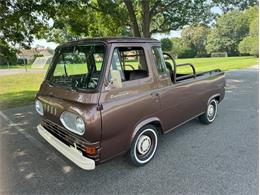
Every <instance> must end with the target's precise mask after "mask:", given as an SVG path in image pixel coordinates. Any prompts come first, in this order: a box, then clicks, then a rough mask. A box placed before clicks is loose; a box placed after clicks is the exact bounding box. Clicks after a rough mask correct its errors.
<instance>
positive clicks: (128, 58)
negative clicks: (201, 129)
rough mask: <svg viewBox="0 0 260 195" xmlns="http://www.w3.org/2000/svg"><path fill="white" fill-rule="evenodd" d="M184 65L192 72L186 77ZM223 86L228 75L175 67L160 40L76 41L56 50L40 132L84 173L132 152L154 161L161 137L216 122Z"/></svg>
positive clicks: (41, 101)
mask: <svg viewBox="0 0 260 195" xmlns="http://www.w3.org/2000/svg"><path fill="white" fill-rule="evenodd" d="M183 66H189V67H190V68H191V70H192V73H191V74H179V73H178V68H179V67H183ZM180 69H181V68H180ZM180 69H179V70H180ZM224 87H225V78H224V73H223V72H222V71H220V70H212V71H208V72H203V73H196V71H195V68H194V66H193V65H192V64H176V63H175V60H174V58H173V57H172V56H171V55H170V54H167V53H163V52H162V50H161V45H160V42H159V41H158V40H155V39H143V38H96V39H84V40H80V41H73V42H69V43H66V44H63V45H61V46H58V47H57V48H56V51H55V55H54V58H53V60H52V63H51V64H50V67H49V70H48V72H47V75H46V77H45V79H44V81H43V83H42V85H41V87H40V90H39V92H38V93H37V95H36V101H35V107H36V110H37V112H38V113H39V114H40V115H41V116H42V122H41V124H39V125H38V127H37V128H38V132H39V133H40V135H41V136H42V137H43V138H44V139H45V140H46V141H47V142H49V143H50V144H51V145H52V146H54V147H55V148H56V149H57V150H58V151H59V152H61V153H62V154H63V155H65V156H66V157H67V158H69V159H70V160H71V161H73V162H74V163H75V164H76V165H78V166H79V167H81V168H83V169H86V170H91V169H94V168H95V166H96V164H99V163H102V162H105V161H107V160H109V159H111V158H113V157H115V156H117V155H120V154H123V153H127V152H128V153H129V157H130V160H131V161H132V162H133V164H134V165H136V166H140V165H144V164H146V163H148V162H149V161H150V160H151V159H152V158H153V156H154V154H155V152H156V149H157V145H158V135H160V134H165V133H167V132H169V131H171V130H173V129H175V128H176V127H178V126H180V125H182V124H184V123H186V122H187V121H189V120H191V119H193V118H195V117H199V120H200V121H201V122H202V123H205V124H210V123H212V122H213V121H214V120H215V118H216V114H217V108H218V104H219V103H220V102H221V101H222V99H223V98H224V94H225V89H224Z"/></svg>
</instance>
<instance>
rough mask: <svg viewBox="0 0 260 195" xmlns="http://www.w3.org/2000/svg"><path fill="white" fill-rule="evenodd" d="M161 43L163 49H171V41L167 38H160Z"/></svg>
mask: <svg viewBox="0 0 260 195" xmlns="http://www.w3.org/2000/svg"><path fill="white" fill-rule="evenodd" d="M161 45H162V50H163V51H171V50H172V46H173V44H172V41H171V40H170V39H169V38H163V39H161Z"/></svg>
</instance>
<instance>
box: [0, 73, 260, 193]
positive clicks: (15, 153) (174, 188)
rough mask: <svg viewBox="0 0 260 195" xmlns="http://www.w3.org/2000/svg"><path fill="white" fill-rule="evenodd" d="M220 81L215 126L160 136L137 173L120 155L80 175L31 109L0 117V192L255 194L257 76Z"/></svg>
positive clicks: (238, 75) (232, 75) (194, 123)
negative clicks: (42, 132) (39, 128)
mask: <svg viewBox="0 0 260 195" xmlns="http://www.w3.org/2000/svg"><path fill="white" fill-rule="evenodd" d="M226 77H227V89H226V98H225V99H224V101H223V102H222V103H221V104H220V105H219V113H218V117H217V119H216V121H215V122H214V124H212V125H210V126H206V125H202V124H200V123H199V122H198V121H197V120H193V121H191V122H189V123H188V124H186V125H184V126H182V127H180V128H178V129H176V130H175V131H173V132H170V133H169V134H167V135H164V136H161V137H160V140H159V148H158V151H157V154H156V155H155V158H154V159H153V160H152V161H151V162H150V163H149V164H147V165H146V166H144V167H140V168H136V167H133V166H132V165H131V164H130V163H129V162H128V160H127V158H126V157H125V156H121V157H118V158H116V159H113V160H111V161H109V162H107V163H104V164H102V165H99V166H97V168H96V169H95V170H94V171H83V170H81V169H80V168H78V167H76V166H75V165H74V164H73V163H71V162H70V161H68V160H67V159H66V158H64V157H63V156H62V155H61V154H59V153H58V152H57V151H55V149H53V148H52V147H51V146H50V145H48V144H47V143H46V142H45V141H44V140H43V139H42V138H41V137H40V136H39V135H38V133H37V132H36V125H37V124H38V123H39V117H38V116H37V115H36V113H35V111H34V109H33V107H32V106H29V107H23V108H17V109H11V110H6V111H2V112H0V124H1V128H0V152H1V153H0V155H1V156H0V157H1V162H0V163H1V164H0V166H1V167H0V168H1V169H0V175H1V177H0V182H1V183H0V184H1V186H0V193H7V194H11V193H12V194H43V193H47V194H79V193H82V194H221V195H223V194H258V72H257V70H256V69H247V70H239V71H232V72H228V73H227V74H226Z"/></svg>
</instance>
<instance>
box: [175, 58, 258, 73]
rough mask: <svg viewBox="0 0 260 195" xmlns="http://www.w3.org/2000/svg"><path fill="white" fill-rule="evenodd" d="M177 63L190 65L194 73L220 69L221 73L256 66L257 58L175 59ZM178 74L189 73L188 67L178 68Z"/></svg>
mask: <svg viewBox="0 0 260 195" xmlns="http://www.w3.org/2000/svg"><path fill="white" fill-rule="evenodd" d="M177 63H178V64H180V63H192V64H193V65H194V66H195V69H196V72H204V71H209V70H213V69H221V70H223V71H227V70H233V69H241V68H246V67H248V66H252V65H256V64H258V63H259V62H258V58H255V57H251V56H247V57H226V58H225V57H224V58H189V59H177ZM177 72H178V73H187V72H189V73H191V72H192V70H191V68H190V67H179V68H178V69H177Z"/></svg>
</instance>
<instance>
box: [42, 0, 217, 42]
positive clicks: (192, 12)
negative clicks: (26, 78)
mask: <svg viewBox="0 0 260 195" xmlns="http://www.w3.org/2000/svg"><path fill="white" fill-rule="evenodd" d="M210 6H211V4H210V3H209V2H208V1H205V0H196V1H194V0H149V1H147V0H118V1H112V0H92V1H90V0H82V1H71V0H65V1H63V2H62V3H61V4H59V6H56V9H57V11H56V15H55V16H54V17H53V21H54V25H53V29H55V30H54V31H57V32H58V33H55V35H58V36H60V33H59V32H65V35H62V37H66V36H68V35H72V37H77V36H79V37H82V36H87V37H88V36H89V37H93V36H95V37H96V36H117V35H123V36H124V35H127V36H135V37H151V35H152V34H154V33H165V32H169V31H171V30H177V29H180V28H181V27H183V26H184V25H188V24H191V23H194V22H202V23H203V22H209V21H210V20H211V19H212V17H211V16H212V15H211V12H210ZM79 13H80V17H78V16H79ZM63 34H64V33H63ZM55 35H53V36H51V37H53V38H54V39H59V38H58V37H57V36H55ZM47 36H49V35H48V34H45V37H47Z"/></svg>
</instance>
